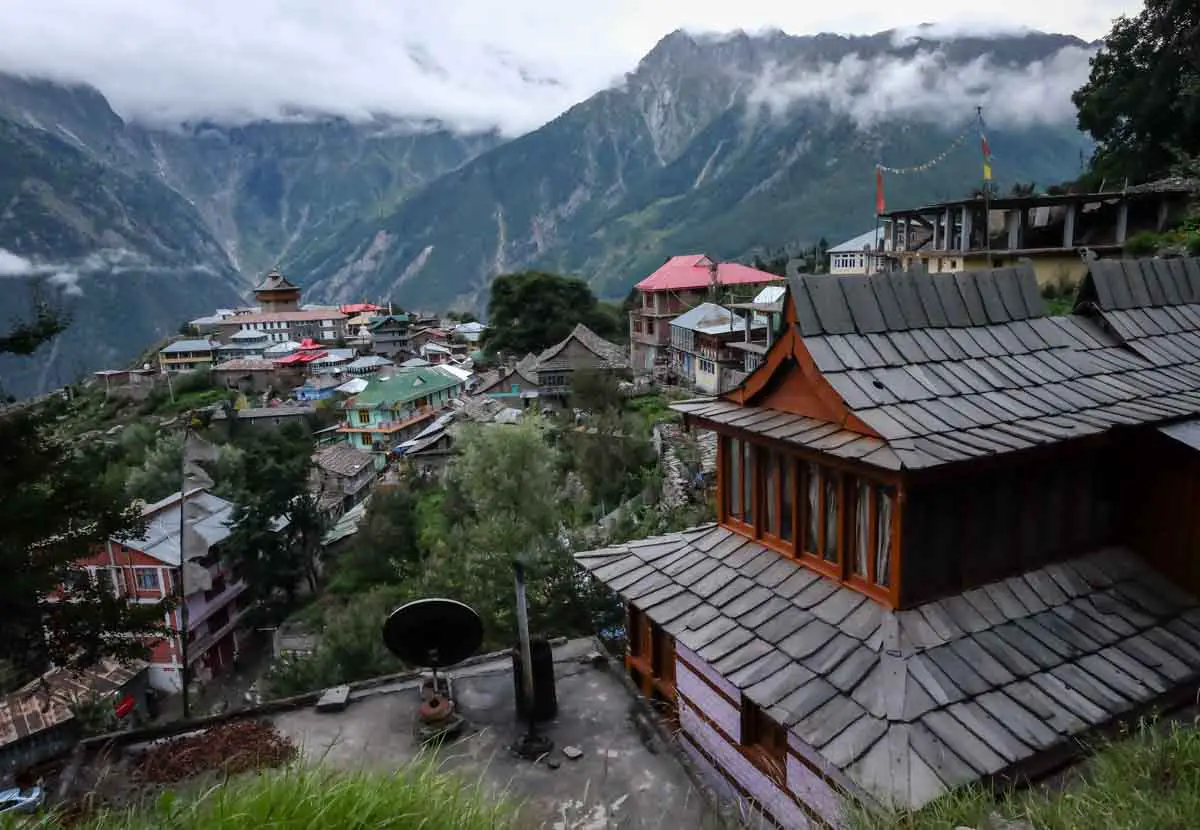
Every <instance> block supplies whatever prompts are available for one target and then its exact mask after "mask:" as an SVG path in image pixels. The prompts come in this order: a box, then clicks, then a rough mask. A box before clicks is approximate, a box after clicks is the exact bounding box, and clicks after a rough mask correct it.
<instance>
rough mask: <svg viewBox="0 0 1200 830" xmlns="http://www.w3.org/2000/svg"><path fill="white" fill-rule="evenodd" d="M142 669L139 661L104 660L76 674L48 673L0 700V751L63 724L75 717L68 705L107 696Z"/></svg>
mask: <svg viewBox="0 0 1200 830" xmlns="http://www.w3.org/2000/svg"><path fill="white" fill-rule="evenodd" d="M146 666H147V664H146V663H145V662H144V661H141V660H134V661H131V662H127V663H118V662H116V661H114V660H109V659H104V660H101V661H100V662H99V663H97V664H96V665H94V666H92V667H90V668H87V669H82V670H79V671H72V670H70V669H65V668H57V669H51V670H50V671H48V672H46V673H45V674H44V675H42V677H41V678H39V679H37V680H33V681H31V682H29V683H27V684H26V685H25V686H22V687H21V688H20V689H18V690H17V691H15V692H13V693H12V694H9V695H7V696H5V697H4V698H2V699H0V748H3V747H6V746H8V745H9V744H12V743H15V742H17V741H19V740H21V739H23V738H27V737H29V736H30V735H36V734H37V733H38V732H41V731H43V730H46V729H50V728H53V727H55V726H59V725H60V724H63V723H66V722H67V721H69V720H71V719H72V718H74V717H75V715H74V713H73V712H72V711H71V704H72V703H74V702H75V701H80V700H87V699H88V698H89V697H91V696H93V695H99V696H106V695H110V694H112V693H113V692H115V691H118V690H119V689H121V688H122V687H123V686H125V684H127V683H128V682H129V681H131V680H133V679H134V678H135V677H137V676H138V675H139V674H141V673H142V672H143V671H144V670H145V669H146Z"/></svg>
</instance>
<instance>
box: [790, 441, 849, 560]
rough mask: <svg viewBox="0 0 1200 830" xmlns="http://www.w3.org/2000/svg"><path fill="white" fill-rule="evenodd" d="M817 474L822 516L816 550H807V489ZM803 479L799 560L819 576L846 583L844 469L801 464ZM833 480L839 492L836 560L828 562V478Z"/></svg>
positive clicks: (801, 484) (835, 526) (835, 524)
mask: <svg viewBox="0 0 1200 830" xmlns="http://www.w3.org/2000/svg"><path fill="white" fill-rule="evenodd" d="M814 470H815V471H816V472H817V473H818V479H817V482H818V483H817V514H818V516H819V519H818V524H817V539H816V542H817V545H816V547H817V549H816V551H810V550H808V523H809V522H810V521H811V519H812V516H811V515H810V507H809V503H808V486H809V477H810V476H811V475H812V473H813V471H814ZM800 471H801V476H800V480H799V484H798V487H797V490H796V492H797V495H798V496H799V498H797V502H798V503H799V504H800V510H799V511H798V512H799V513H800V517H801V520H802V524H801V526H800V529H799V530H797V531H796V533H797V538H798V545H799V547H797V550H798V551H799V556H798V557H797V558H798V559H799V560H800V561H801V562H803V563H804V564H805V565H807V566H808V567H810V568H812V569H813V570H814V571H816V572H817V573H820V574H823V575H825V576H828V577H830V578H832V579H837V580H839V581H843V582H844V581H846V575H845V567H846V559H847V556H846V550H845V540H846V533H845V518H846V517H845V504H846V499H845V489H844V487H845V478H846V477H845V476H844V475H843V474H842V471H841V470H836V469H834V468H832V467H829V466H827V465H825V464H821V463H819V462H816V461H808V462H805V463H803V464H801V465H800ZM826 476H833V477H834V482H835V484H834V489H835V492H836V494H837V495H836V499H837V504H836V505H835V506H834V510H835V511H836V515H835V516H834V533H835V534H836V536H837V538H836V539H835V540H834V543H833V544H834V551H835V558H834V559H833V560H829V559H826V558H825V555H824V550H825V545H826V542H827V534H828V533H829V521H828V518H827V504H826V488H825V477H826Z"/></svg>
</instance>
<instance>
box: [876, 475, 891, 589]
mask: <svg viewBox="0 0 1200 830" xmlns="http://www.w3.org/2000/svg"><path fill="white" fill-rule="evenodd" d="M875 496H876V498H875V525H876V528H877V530H876V542H875V582H876V583H878V584H879V585H882V586H883V587H884V588H887V587H890V586H891V584H892V507H893V500H894V498H895V495H894V494H893V493H892V490H891V488H888V487H880V488H879V489H878V491H877V492H876V494H875Z"/></svg>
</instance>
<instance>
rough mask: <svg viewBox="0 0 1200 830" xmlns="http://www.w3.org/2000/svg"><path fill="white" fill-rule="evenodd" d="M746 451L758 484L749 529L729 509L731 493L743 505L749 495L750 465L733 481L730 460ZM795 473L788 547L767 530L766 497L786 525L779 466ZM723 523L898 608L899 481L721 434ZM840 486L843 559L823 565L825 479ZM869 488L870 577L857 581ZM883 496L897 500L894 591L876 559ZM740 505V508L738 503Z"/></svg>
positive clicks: (839, 538) (720, 509)
mask: <svg viewBox="0 0 1200 830" xmlns="http://www.w3.org/2000/svg"><path fill="white" fill-rule="evenodd" d="M743 446H750V447H751V448H752V452H751V457H752V458H753V462H754V469H753V473H752V474H753V479H752V482H751V488H750V497H751V499H752V505H751V507H752V516H753V519H754V521H753V522H746V521H744V520H743V519H741V517H739V516H735V515H731V513H730V510H729V507H730V505H728V504H727V500H728V499H727V496H728V492H727V491H728V488H730V487H736V488H738V489H737V492H738V494H739V499H740V496H741V494H742V493H744V492H745V484H744V476H745V474H746V473H745V464H744V463H739V465H738V474H737V475H736V476H730V475H728V473H729V472H730V464H729V461H730V459H729V455H730V453H731V452H732V451H733V450H734V449H735V448H738V449H740V448H741V447H743ZM772 456H773V457H774V459H775V461H773V462H772V463H771V464H769V465H768V463H767V459H769V458H771V457H772ZM744 457H745V455H744V451H742V453H741V454H740V455H739V461H743V460H744ZM782 464H787V465H790V468H791V472H792V488H793V489H792V494H793V498H792V505H791V518H792V537H793V538H792V540H791V541H788V540H786V539H783V538H782V537H781V536H780V535H778V534H776V533H775V532H773V530H774V528H769V527H768V526H767V512H766V502H767V495H766V493H767V489H768V488H772V487H773V488H775V495H776V504H777V513H778V514H779V516H778V520H779V522H780V523H782V510H783V498H782V487H783V484H782V476H781V475H780V474H779V471H780V470H781V469H782V467H781V466H780V465H782ZM717 465H718V470H719V475H718V476H717V516H718V520H719V522H720V523H721V524H723V525H725V526H726V527H728V528H730V529H731V530H734V531H735V532H737V533H739V534H741V535H743V536H747V537H749V538H752V539H754V540H756V541H758V542H760V543H761V544H763V545H764V546H766V547H769V548H771V549H772V550H774V551H775V552H777V553H779V554H781V555H783V556H786V557H788V558H791V559H795V560H796V561H798V562H800V563H801V564H803V565H804V566H805V567H807V568H809V569H811V570H813V571H815V572H817V573H819V574H821V575H823V576H827V577H829V578H831V579H836V580H838V581H839V582H841V583H843V584H845V585H848V586H851V587H853V588H854V589H855V590H857V591H859V592H860V593H863V594H865V595H867V596H869V597H871V598H873V599H876V600H878V601H879V602H881V603H883V604H884V605H886V606H889V607H896V606H897V605H898V604H899V599H898V598H899V585H900V536H901V526H902V520H903V517H902V507H901V505H902V488H901V486H900V483H899V482H897V481H894V480H889V479H884V478H876V477H872V476H867V475H863V474H862V473H861V472H859V471H858V470H856V469H850V468H843V467H841V466H840V465H836V464H828V463H823V462H822V461H820V460H816V459H812V458H808V457H805V456H804V455H801V454H798V453H795V452H792V451H789V450H787V449H782V448H779V447H778V446H776V445H774V444H770V443H765V442H758V441H754V440H751V439H750V438H748V437H745V436H742V435H737V434H733V433H718V441H717ZM813 470H816V471H817V472H818V474H819V475H820V480H819V488H818V491H817V499H818V502H817V503H818V510H819V511H820V515H821V517H822V520H821V522H820V524H819V525H818V527H817V549H818V550H817V551H816V552H813V551H809V550H806V547H807V537H808V522H809V519H810V516H809V513H810V511H809V504H808V482H809V476H810V474H811V471H813ZM826 476H832V477H834V479H835V482H836V485H835V492H836V494H837V495H836V499H837V505H836V507H835V510H836V511H837V515H836V517H835V520H834V524H833V527H834V528H835V533H836V534H837V539H836V542H835V550H836V552H837V559H836V560H835V561H829V560H826V559H825V558H824V556H823V555H822V551H823V549H824V546H825V539H826V534H827V532H828V527H829V525H828V523H827V520H825V515H826V513H825V504H826V499H827V493H826V487H825V477H826ZM860 481H861V482H865V483H866V484H867V487H868V489H867V492H868V494H869V495H868V498H869V499H870V507H869V510H868V515H867V526H868V534H869V543H868V551H867V574H866V576H865V577H863V576H861V575H859V574H856V573H854V569H853V566H854V563H853V558H854V553H855V551H854V543H855V535H856V532H857V531H856V523H855V504H856V491H857V485H858V483H859V482H860ZM884 491H890V493H891V498H892V512H891V536H892V540H891V547H890V550H889V567H890V569H891V573H890V582H891V584H890V585H888V586H883V585H879V584H877V575H876V574H875V566H876V557H877V553H878V532H879V525H878V518H879V513H878V499H879V498H880V494H881V493H883V492H884ZM739 503H740V502H739Z"/></svg>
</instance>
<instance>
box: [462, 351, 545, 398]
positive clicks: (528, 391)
mask: <svg viewBox="0 0 1200 830" xmlns="http://www.w3.org/2000/svg"><path fill="white" fill-rule="evenodd" d="M537 363H538V359H537V355H535V354H532V353H531V354H527V355H525V357H523V358H521V360H520V361H519V362H518V363H517V364H516V365H514V366H513V367H512V368H511V369H500V370H497V371H495V372H491V373H489V374H488V375H486V376H484V378H483V379H482V381H481V382H480V384H479V386H478V387H476V389H475V390H474V394H476V395H487V396H488V397H489V398H496V399H497V400H500V401H503V402H505V403H508V404H510V405H512V406H516V407H524V406H525V405H526V404H527V402H528V401H531V400H532V401H535V402H536V400H537V396H538V379H537Z"/></svg>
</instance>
